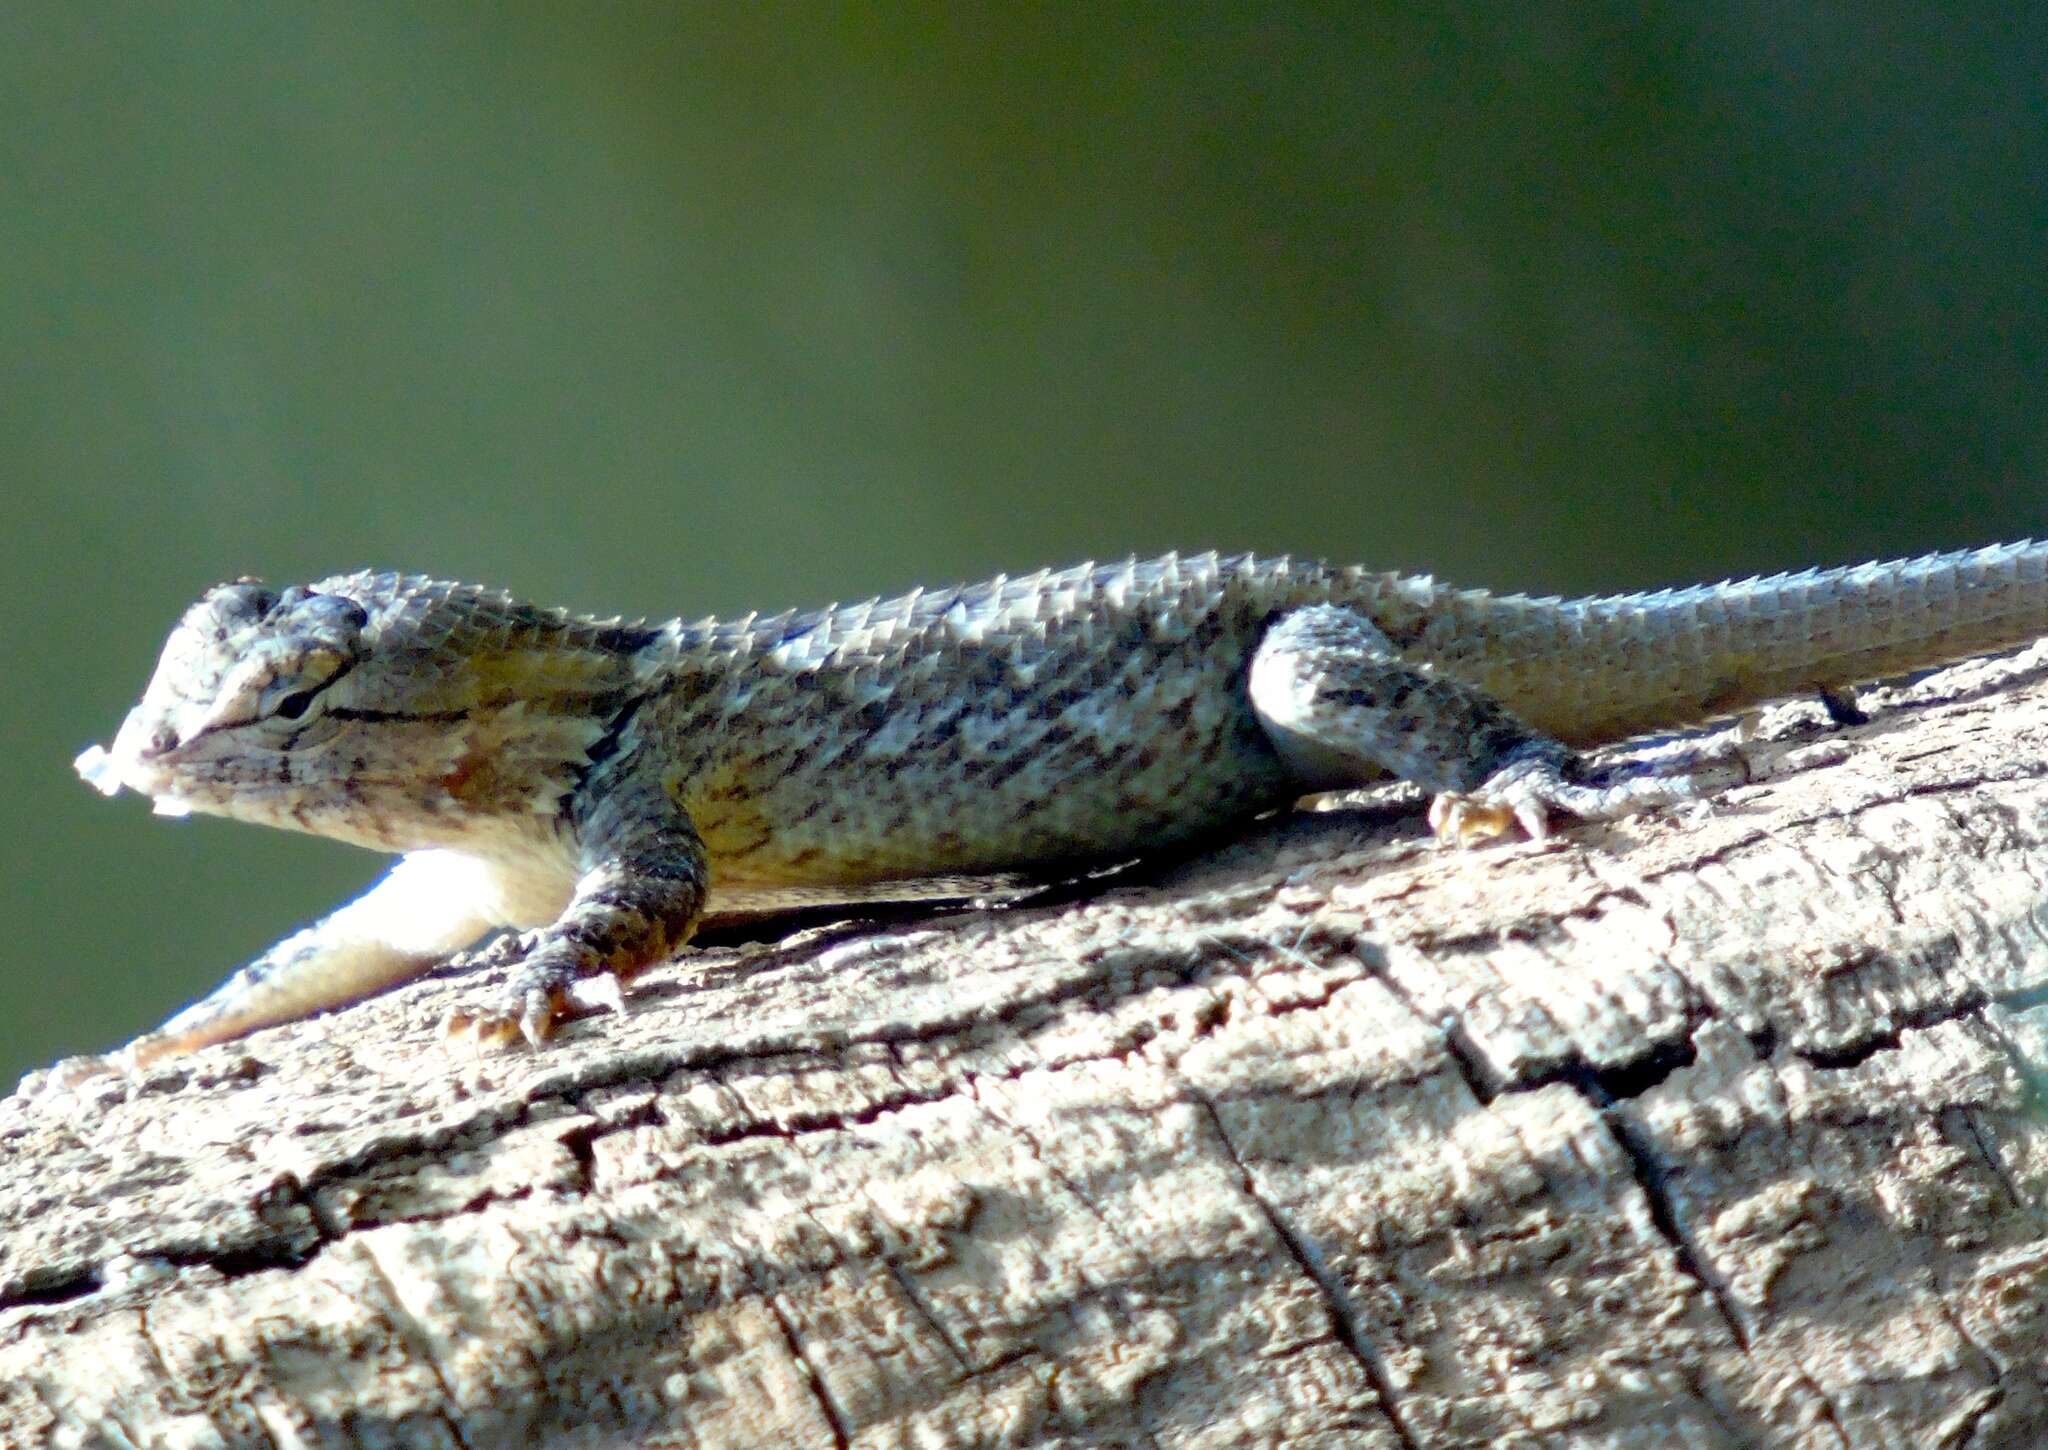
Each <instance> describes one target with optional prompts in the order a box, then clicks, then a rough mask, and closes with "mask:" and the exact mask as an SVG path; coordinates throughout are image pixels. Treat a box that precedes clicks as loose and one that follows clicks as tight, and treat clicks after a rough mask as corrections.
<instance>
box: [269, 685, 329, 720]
mask: <svg viewBox="0 0 2048 1450" xmlns="http://www.w3.org/2000/svg"><path fill="white" fill-rule="evenodd" d="M319 693H320V692H319V691H318V690H294V691H292V692H291V693H290V694H289V695H286V696H285V697H284V698H283V699H282V700H279V701H278V702H277V708H276V709H275V710H273V711H272V712H271V713H272V714H274V715H276V716H277V717H278V718H279V719H283V720H296V719H298V718H299V717H300V716H301V715H303V714H305V713H306V711H307V710H308V709H310V708H311V707H312V704H313V697H314V696H315V695H317V694H319Z"/></svg>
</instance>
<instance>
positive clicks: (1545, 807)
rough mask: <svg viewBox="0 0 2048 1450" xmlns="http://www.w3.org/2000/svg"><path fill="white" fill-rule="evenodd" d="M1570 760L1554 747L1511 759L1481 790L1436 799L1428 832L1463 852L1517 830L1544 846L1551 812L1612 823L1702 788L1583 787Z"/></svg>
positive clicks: (1628, 782)
mask: <svg viewBox="0 0 2048 1450" xmlns="http://www.w3.org/2000/svg"><path fill="white" fill-rule="evenodd" d="M1571 760H1572V757H1570V756H1569V755H1567V754H1565V753H1564V752H1563V750H1562V749H1561V748H1558V747H1554V746H1553V747H1549V748H1536V749H1531V750H1529V751H1528V752H1527V753H1525V754H1523V755H1521V756H1520V758H1510V759H1509V760H1508V762H1507V763H1506V764H1504V765H1502V766H1501V767H1500V768H1499V769H1498V770H1496V771H1494V773H1493V774H1492V775H1490V776H1488V777H1487V778H1486V779H1485V780H1484V781H1483V782H1481V784H1480V785H1479V787H1478V789H1476V790H1474V791H1471V792H1469V793H1466V792H1454V791H1445V792H1443V793H1442V794H1440V795H1438V796H1437V797H1435V799H1433V800H1432V801H1431V802H1430V803H1429V826H1430V829H1431V830H1432V831H1433V832H1434V833H1435V834H1436V836H1437V838H1438V839H1439V840H1442V841H1446V842H1449V843H1451V844H1454V845H1459V846H1470V845H1476V844H1480V843H1483V842H1486V841H1491V840H1494V839H1496V838H1498V837H1500V836H1504V835H1506V834H1507V833H1508V832H1509V830H1510V829H1512V828H1513V827H1514V826H1517V825H1519V826H1520V827H1521V828H1522V829H1523V830H1524V831H1526V832H1527V833H1528V835H1529V839H1530V840H1532V841H1541V840H1544V839H1546V838H1547V837H1548V836H1549V835H1550V828H1551V814H1552V813H1553V812H1559V813H1562V814H1564V815H1568V816H1572V817H1575V818H1576V819H1578V820H1582V821H1610V820H1613V819H1615V818H1616V817H1618V816H1629V815H1634V814H1635V813H1636V812H1638V811H1646V810H1655V809H1656V808H1657V807H1659V806H1669V805H1679V804H1682V803H1684V802H1686V801H1692V800H1697V799H1698V798H1699V796H1700V792H1701V785H1702V782H1701V781H1700V780H1699V779H1698V778H1696V777H1694V776H1690V775H1635V776H1630V777H1628V778H1626V779H1623V780H1619V781H1616V782H1614V783H1613V784H1611V785H1582V784H1580V783H1579V782H1578V781H1575V780H1573V779H1571V778H1570V775H1569V772H1570V770H1571Z"/></svg>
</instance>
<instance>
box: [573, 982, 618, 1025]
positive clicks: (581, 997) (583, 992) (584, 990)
mask: <svg viewBox="0 0 2048 1450" xmlns="http://www.w3.org/2000/svg"><path fill="white" fill-rule="evenodd" d="M569 995H570V997H571V998H573V999H574V1000H575V1002H576V1004H577V1005H578V1006H579V1007H602V1008H604V1009H605V1010H606V1011H608V1012H612V1013H615V1014H617V1015H618V1016H620V1017H623V1016H625V1015H626V992H625V989H624V988H623V987H621V986H620V985H619V979H618V977H617V976H616V975H614V974H613V973H611V972H599V973H598V974H597V975H596V976H594V977H578V978H577V979H576V980H575V981H574V982H571V983H570V984H569Z"/></svg>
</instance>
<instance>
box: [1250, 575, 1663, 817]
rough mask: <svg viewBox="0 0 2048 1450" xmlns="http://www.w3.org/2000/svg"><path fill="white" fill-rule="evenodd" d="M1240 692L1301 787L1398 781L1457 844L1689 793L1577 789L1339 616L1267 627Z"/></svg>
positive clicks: (1536, 753)
mask: <svg viewBox="0 0 2048 1450" xmlns="http://www.w3.org/2000/svg"><path fill="white" fill-rule="evenodd" d="M1248 690H1249V693H1250V697H1251V704H1252V709H1253V711H1254V712H1255V713H1256V714H1257V716H1258V718H1259V722H1260V724H1262V725H1263V726H1264V727H1265V730H1266V734H1267V736H1268V737H1269V738H1270V739H1271V740H1272V742H1273V746H1274V748H1275V749H1276V750H1277V751H1278V752H1279V754H1280V757H1281V759H1282V760H1283V761H1284V762H1285V763H1286V764H1287V766H1288V768H1289V769H1290V770H1292V771H1293V772H1294V774H1295V775H1296V777H1297V778H1298V780H1299V781H1300V783H1301V785H1302V787H1303V788H1304V789H1306V790H1328V789H1333V788H1338V787H1342V786H1352V785H1361V784H1364V783H1366V782H1369V781H1371V780H1374V779H1376V778H1378V777H1380V776H1382V775H1387V774H1391V775H1395V776H1399V777H1400V778H1401V779H1403V780H1407V781H1412V782H1413V783H1415V784H1416V785H1419V786H1421V787H1422V788H1423V789H1424V790H1427V791H1429V792H1431V794H1432V797H1433V799H1432V800H1431V803H1430V809H1429V822H1430V827H1431V829H1432V830H1434V831H1435V832H1436V834H1437V835H1438V836H1439V837H1441V838H1443V839H1445V840H1450V841H1455V842H1457V843H1460V844H1468V843H1472V842H1476V841H1484V840H1488V839H1491V838H1492V837H1495V836H1499V835H1502V834H1505V833H1506V832H1507V831H1509V830H1510V829H1512V828H1513V827H1514V826H1515V825H1517V824H1519V825H1520V826H1521V827H1522V829H1523V830H1525V831H1527V832H1528V834H1529V835H1530V836H1532V837H1535V838H1537V839H1541V838H1542V837H1543V836H1545V835H1547V834H1549V828H1550V816H1551V813H1552V812H1553V811H1562V812H1564V813H1566V814H1568V815H1572V816H1577V817H1580V818H1583V819H1589V820H1602V819H1608V818H1611V817H1614V816H1620V815H1628V814H1630V813H1632V812H1635V811H1639V810H1645V809H1648V808H1651V807H1654V806H1658V805H1666V804H1670V803H1673V802H1677V801H1683V800H1689V799H1691V798H1692V797H1693V795H1694V794H1695V793H1696V790H1695V786H1694V784H1693V782H1691V781H1689V780H1687V779H1685V778H1682V777H1677V778H1667V777H1637V778H1634V779H1629V780H1624V781H1620V782H1617V783H1614V784H1610V785H1588V784H1584V783H1582V782H1581V781H1580V780H1579V778H1578V775H1579V763H1578V758H1577V757H1576V756H1575V755H1574V754H1573V753H1572V751H1571V750H1570V749H1568V748H1567V747H1566V746H1565V745H1563V744H1562V743H1560V742H1558V741H1556V740H1553V739H1551V738H1550V737H1548V736H1546V735H1543V734H1540V733H1539V732H1537V731H1536V730H1534V729H1532V728H1531V727H1530V726H1528V725H1526V724H1524V723H1523V722H1522V721H1520V720H1518V719H1516V718H1515V716H1514V715H1513V714H1512V713H1511V712H1510V711H1509V710H1508V708H1507V707H1506V706H1505V705H1503V704H1501V703H1500V702H1499V701H1498V700H1496V699H1494V698H1493V697H1492V696H1490V695H1488V694H1486V693H1485V692H1484V691H1482V690H1480V689H1478V688H1476V687H1475V686H1473V685H1470V684H1468V683H1466V682H1464V681H1462V680H1457V679H1453V678H1451V677H1450V676H1448V675H1446V674H1444V673H1443V672H1442V671H1440V670H1438V669H1436V668H1435V667H1433V666H1432V665H1430V664H1429V663H1427V662H1418V661H1415V660H1411V659H1408V658H1405V657H1404V656H1403V655H1402V654H1401V651H1400V650H1399V649H1398V648H1397V647H1396V646H1395V644H1394V643H1393V641H1392V640H1390V639H1388V638H1387V636H1386V634H1385V633H1384V632H1382V631H1381V630H1380V629H1379V627H1378V626H1377V625H1375V624H1374V623H1373V622H1372V621H1371V620H1369V619H1367V618H1366V617H1365V616H1363V615H1362V614H1359V613H1358V612H1357V611H1355V610H1352V609H1347V608H1345V607H1343V606H1342V605H1334V604H1322V605H1310V606H1306V607H1304V608H1301V609H1297V610H1294V611H1293V612H1291V613H1289V614H1287V615H1285V616H1283V617H1282V618H1281V619H1279V620H1278V621H1276V622H1275V623H1274V624H1273V625H1272V627H1271V628H1269V629H1268V630H1267V631H1266V634H1265V637H1264V638H1263V639H1262V640H1260V642H1259V647H1258V649H1257V651H1256V652H1255V653H1254V654H1253V656H1252V664H1251V672H1250V677H1249V680H1248Z"/></svg>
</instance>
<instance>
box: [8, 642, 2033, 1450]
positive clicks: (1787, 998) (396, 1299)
mask: <svg viewBox="0 0 2048 1450" xmlns="http://www.w3.org/2000/svg"><path fill="white" fill-rule="evenodd" d="M2040 658H2041V657H2040V656H2039V655H2038V654H2036V655H2034V656H2029V657H2022V658H2021V659H2020V660H2017V661H2007V662H2002V663H1992V664H1979V665H1975V666H1971V667H1967V668H1965V669H1963V670H1958V671H1951V672H1948V673H1947V674H1945V675H1942V676H1939V677H1936V678H1934V679H1932V680H1929V681H1924V682H1922V683H1921V684H1919V685H1917V686H1914V687H1911V688H1910V689H1906V690H1900V691H1886V692H1882V693H1881V694H1879V695H1876V696H1873V697H1871V698H1868V699H1866V700H1865V701H1864V704H1865V705H1866V706H1872V707H1875V708H1874V718H1873V720H1872V722H1871V723H1870V724H1868V725H1865V726H1859V727H1856V728H1854V729H1851V730H1847V731H1842V730H1837V729H1834V728H1832V727H1830V726H1828V725H1827V724H1826V722H1825V719H1824V717H1823V715H1822V712H1821V710H1820V709H1819V707H1818V706H1814V705H1807V706H1795V707H1790V708H1788V709H1786V710H1784V711H1780V712H1776V713H1774V715H1773V716H1772V719H1771V727H1770V730H1769V731H1768V733H1767V738H1766V739H1765V740H1764V741H1761V742H1758V743H1754V744H1752V745H1751V746H1750V747H1748V755H1749V759H1750V761H1751V762H1752V765H1753V766H1754V768H1755V769H1756V771H1757V772H1758V780H1757V783H1755V784H1752V785H1750V786H1746V787H1744V788H1741V789H1738V790H1735V791H1731V792H1728V793H1726V794H1724V795H1723V796H1721V797H1719V798H1718V799H1717V801H1716V803H1715V804H1714V806H1713V807H1712V808H1711V809H1710V810H1707V811H1705V812H1703V813H1701V814H1700V815H1699V816H1698V817H1697V818H1687V819H1680V818H1672V817H1664V818H1654V819H1645V820H1638V821H1631V822H1625V823H1622V824H1619V825H1616V826H1612V827H1599V828H1582V829H1578V830H1574V831H1571V832H1569V833H1567V834H1566V836H1565V837H1564V838H1563V839H1562V840H1561V841H1558V842H1554V843H1551V844H1549V845H1547V846H1517V847H1509V848H1505V849H1495V850H1487V851H1478V852H1453V851H1446V850H1442V849H1439V848H1437V847H1435V846H1434V845H1432V844H1430V843H1428V842H1427V841H1425V840H1424V839H1423V838H1422V837H1421V834H1420V830H1419V823H1418V819H1417V815H1416V812H1415V810H1414V809H1413V808H1412V806H1407V805H1403V804H1401V803H1400V802H1398V801H1394V802H1389V801H1386V800H1380V801H1376V802H1369V803H1367V804H1366V805H1364V806H1362V807H1361V806H1354V808H1350V809H1344V810H1336V811H1328V812H1322V813H1299V814H1296V815H1293V816H1290V817H1288V818H1285V819H1282V820H1279V821H1276V822H1272V823H1269V824H1267V825H1265V826H1263V827H1261V828H1259V829H1255V830H1253V831H1251V832H1249V833H1247V835H1246V836H1245V837H1244V838H1243V839H1241V840H1239V841H1236V842H1234V843H1232V844H1230V845H1228V846H1225V847H1222V848H1220V849H1218V850H1216V851H1215V852H1213V853H1211V854H1209V855H1207V856H1205V857H1203V858H1201V859H1199V860H1195V861H1190V862H1184V863H1181V864H1179V865H1162V866H1158V867H1153V868H1147V869H1146V870H1143V871H1141V872H1139V873H1137V874H1136V875H1135V876H1127V877H1125V878H1122V879H1120V880H1117V881H1115V882H1113V883H1111V884H1108V885H1099V886H1095V887H1090V888H1086V889H1081V890H1076V891H1070V892H1067V893H1065V895H1066V896H1067V897H1068V898H1071V899H1065V900H1062V901H1060V902H1059V903H1058V904H1056V905H1050V906H1047V905H1040V906H1033V907H1025V908H1019V909H1006V910H984V911H969V912H963V913H959V914H943V913H927V914H924V915H921V916H920V915H910V916H907V917H901V918H899V919H896V920H894V921H892V922H886V923H878V922H874V921H869V922H860V921H848V922H841V923H836V924H831V925H827V926H824V927H821V928H815V929H810V930H806V931H802V932H799V933H798V934H797V935H795V936H792V937H787V938H785V939H782V940H776V941H769V942H764V943H755V944H751V945H744V946H731V945H727V946H721V947H713V948H710V949H707V950H705V951H703V952H702V953H700V954H698V955H697V956H696V957H694V958H693V959H692V960H691V961H690V963H689V964H688V966H687V967H683V966H676V967H671V968H669V969H667V970H664V971H661V972H657V973H655V974H653V976H652V977H651V978H650V979H649V980H648V982H647V983H646V984H645V985H644V986H643V987H642V988H641V990H640V991H639V992H638V993H637V994H636V996H635V998H634V1011H633V1012H632V1014H631V1015H630V1016H628V1017H627V1018H625V1019H624V1020H617V1019H612V1018H606V1017H597V1018H592V1019H589V1020H587V1021H585V1022H582V1023H580V1024H577V1025H576V1026H574V1027H572V1028H571V1029H570V1030H569V1031H568V1032H567V1034H566V1035H565V1038H564V1039H563V1040H562V1041H561V1042H560V1043H559V1044H558V1045H556V1046H555V1047H554V1048H552V1049H551V1050H550V1051H548V1052H546V1053H544V1054H540V1055H537V1056H531V1055H520V1056H502V1057H499V1056H492V1057H484V1058H479V1057H475V1056H473V1055H471V1054H469V1053H467V1052H466V1051H455V1050H451V1049H450V1048H448V1047H446V1046H444V1045H442V1044H441V1043H440V1042H439V1041H438V1040H437V1039H436V1037H435V1035H434V1027H433V1024H434V1023H435V1022H436V1021H437V1020H438V1019H439V1017H440V1015H441V1013H442V1011H443V1010H444V1009H445V1008H446V1007H447V1006H448V1005H449V1004H450V1003H451V1002H453V1001H454V1000H456V999H457V997H458V996H459V995H460V994H461V993H463V992H464V991H465V990H467V989H468V987H469V985H470V984H467V983H464V982H462V981H459V980H435V981H429V982H425V983H420V984H417V985H415V986H413V987H411V988H408V989H405V990H403V991H400V992H398V993H395V994H393V995H391V996H389V997H386V998H383V999H380V1000H378V1001H376V1002H373V1003H369V1004H367V1005H364V1006H362V1007H358V1008H355V1009H352V1010H350V1011H348V1012H345V1013H342V1014H338V1015H336V1016H334V1017H331V1018H328V1019H326V1020H324V1021H321V1022H316V1023H311V1024H304V1025H301V1026H298V1027H293V1028H287V1029H281V1030H278V1031H274V1032H268V1033H264V1034H262V1035H260V1036H259V1037H256V1038H254V1039H252V1040H250V1041H248V1042H246V1043H243V1044H239V1045H235V1046H230V1047H226V1048H221V1049H215V1050H212V1051H209V1052H206V1053H203V1054H200V1055H198V1056H196V1057H194V1058H191V1059H188V1060H185V1061H183V1062H179V1063H173V1064H167V1065H165V1066H164V1067H162V1068H160V1069H158V1070H155V1071H153V1072H152V1073H150V1074H149V1075H148V1076H146V1077H143V1078H141V1079H138V1080H136V1081H133V1082H127V1083H117V1082H106V1083H100V1084H95V1085H91V1086H89V1087H88V1089H87V1090H86V1091H85V1092H84V1093H83V1094H82V1095H81V1096H80V1097H78V1098H76V1099H55V1098H45V1099H40V1100H36V1101H28V1100H24V1099H22V1098H19V1097H17V1098H14V1099H11V1100H9V1101H8V1102H6V1103H5V1104H0V1143H4V1145H5V1146H4V1151H5V1152H6V1154H7V1166H8V1169H9V1171H8V1173H7V1174H6V1175H5V1176H4V1179H0V1442H4V1443H6V1444H10V1445H11V1444H22V1445H37V1444H60V1443H61V1444H67V1445H132V1444H177V1445H181V1446H193V1447H201V1446H242V1445H276V1444H322V1445H355V1444H365V1445H370V1444H375V1445H390V1444H399V1445H449V1446H463V1447H470V1450H485V1447H493V1446H504V1445H522V1444H532V1443H546V1444H560V1445H576V1444H588V1445H623V1444H648V1443H661V1444H676V1445H695V1446H718V1445H735V1446H754V1445H767V1444H794V1445H820V1446H831V1445H835V1444H843V1445H854V1446H874V1445H885V1444H898V1443H905V1444H908V1443H918V1444H960V1445H980V1444H1004V1445H1053V1444H1067V1445H1082V1444H1087V1445H1101V1444H1133V1445H1159V1446H1176V1447H1178V1446H1210V1445H1214V1446H1222V1445H1243V1444H1259V1443H1273V1444H1289V1445H1328V1446H1338V1445H1343V1446H1351V1445H1361V1446H1372V1445H1384V1446H1388V1447H1392V1450H1399V1447H1403V1446H1414V1447H1421V1446H1430V1447H1433V1446H1461V1445H1488V1446H1498V1445H1537V1444H1571V1445H1619V1444H1645V1445H1653V1444H1654V1445H1662V1444H1669V1443H1682V1444H1690V1445H1701V1446H1720V1445H1728V1446H1737V1445H1799V1446H1807V1445H1855V1446H1865V1445H1892V1444H1895V1445H1926V1444H1948V1445H1975V1446H1994V1445H2012V1444H2030V1443H2036V1442H2039V1441H2041V1440H2043V1439H2044V1438H2048V1403H2044V1398H2043V1392H2042V1381H2043V1376H2044V1360H2048V1353H2044V1352H2048V1316H2044V1315H2043V1314H2042V1313H2041V1310H2040V1307H2039V1306H2040V1305H2041V1304H2042V1303H2043V1302H2044V1301H2043V1296H2044V1291H2048V1218H2044V1213H2043V1204H2044V1191H2048V1118H2044V1116H2043V1114H2042V1112H2041V1111H2040V1108H2039V1103H2040V1097H2041V1089H2042V1087H2043V1085H2044V1084H2048V1066H2044V1064H2048V914H2044V913H2048V908H2044V905H2043V889H2042V884H2043V882H2044V880H2048V770H2044V768H2043V766H2042V765H2041V763H2040V762H2041V761H2042V760H2043V759H2044V758H2048V685H2044V683H2043V681H2042V678H2041V669H2040Z"/></svg>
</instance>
